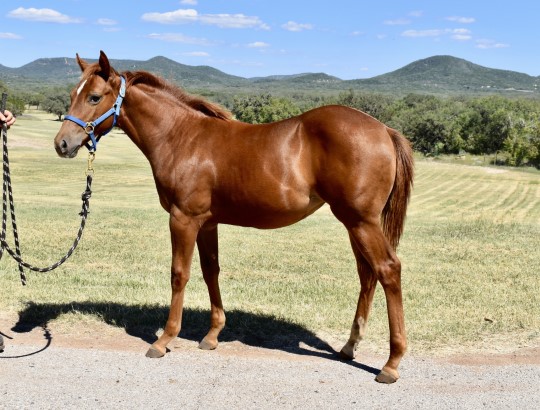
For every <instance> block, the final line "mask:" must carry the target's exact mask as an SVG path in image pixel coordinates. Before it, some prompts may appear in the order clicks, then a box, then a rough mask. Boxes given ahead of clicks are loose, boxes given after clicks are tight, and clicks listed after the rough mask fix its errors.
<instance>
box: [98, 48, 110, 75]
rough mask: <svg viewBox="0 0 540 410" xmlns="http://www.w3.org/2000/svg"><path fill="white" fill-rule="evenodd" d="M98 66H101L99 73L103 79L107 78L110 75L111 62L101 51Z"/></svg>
mask: <svg viewBox="0 0 540 410" xmlns="http://www.w3.org/2000/svg"><path fill="white" fill-rule="evenodd" d="M99 67H100V68H101V72H100V74H101V75H102V76H103V78H105V80H108V79H109V76H110V75H111V64H110V63H109V59H108V58H107V55H106V54H105V53H104V52H103V51H100V52H99Z"/></svg>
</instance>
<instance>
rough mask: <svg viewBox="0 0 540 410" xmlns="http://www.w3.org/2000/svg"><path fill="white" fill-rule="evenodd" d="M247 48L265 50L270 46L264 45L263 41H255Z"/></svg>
mask: <svg viewBox="0 0 540 410" xmlns="http://www.w3.org/2000/svg"><path fill="white" fill-rule="evenodd" d="M247 46H248V47H249V48H266V47H270V44H268V43H265V42H263V41H255V42H254V43H249V44H248V45H247Z"/></svg>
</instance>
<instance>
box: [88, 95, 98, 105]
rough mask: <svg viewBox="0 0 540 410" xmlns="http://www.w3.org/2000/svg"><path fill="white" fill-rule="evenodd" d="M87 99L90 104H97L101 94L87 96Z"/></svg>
mask: <svg viewBox="0 0 540 410" xmlns="http://www.w3.org/2000/svg"><path fill="white" fill-rule="evenodd" d="M88 101H89V102H90V104H94V105H95V104H97V103H99V102H100V101H101V96H100V95H91V96H89V97H88Z"/></svg>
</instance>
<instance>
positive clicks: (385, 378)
mask: <svg viewBox="0 0 540 410" xmlns="http://www.w3.org/2000/svg"><path fill="white" fill-rule="evenodd" d="M398 379H399V376H397V377H396V376H393V375H391V374H390V373H389V372H387V371H386V370H381V372H380V373H379V374H378V375H377V377H375V380H376V381H378V382H379V383H384V384H392V383H395V382H397V380H398Z"/></svg>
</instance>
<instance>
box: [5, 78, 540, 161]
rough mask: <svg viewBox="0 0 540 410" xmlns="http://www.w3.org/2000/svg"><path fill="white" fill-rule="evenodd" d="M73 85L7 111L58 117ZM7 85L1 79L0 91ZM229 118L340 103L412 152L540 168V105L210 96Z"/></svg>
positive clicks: (275, 116)
mask: <svg viewBox="0 0 540 410" xmlns="http://www.w3.org/2000/svg"><path fill="white" fill-rule="evenodd" d="M71 88H72V86H71V85H70V86H69V87H63V88H62V87H61V88H49V89H44V90H43V91H42V92H37V93H35V92H34V93H23V94H18V95H11V94H10V98H9V100H8V109H11V111H13V112H14V113H15V114H16V115H17V114H21V113H22V112H23V111H24V109H25V107H35V108H39V109H41V110H44V111H47V112H49V113H52V114H54V115H57V116H58V119H59V120H61V119H62V116H63V115H64V114H65V113H66V112H67V110H68V108H69V105H70V97H69V92H70V90H71ZM5 90H6V87H5V85H4V84H2V82H1V81H0V91H5ZM210 98H211V99H213V100H214V101H216V102H218V103H221V104H222V105H224V106H226V107H227V108H228V109H229V110H231V112H232V113H233V114H234V116H235V117H236V118H237V119H238V120H240V121H245V122H249V123H254V124H258V123H267V122H273V121H279V120H282V119H286V118H289V117H291V116H294V115H298V114H301V113H302V112H305V111H307V110H309V109H311V108H315V107H319V106H322V105H329V104H339V105H346V106H349V107H353V108H356V109H359V110H361V111H364V112H366V113H367V114H369V115H371V116H373V117H374V118H376V119H378V120H379V121H381V122H383V123H385V124H387V125H389V126H391V127H392V128H395V129H397V130H399V131H400V132H401V133H403V134H404V135H405V136H406V137H407V138H408V139H409V140H410V141H411V142H412V145H413V148H414V150H415V151H417V152H421V153H422V154H424V155H426V156H437V155H443V154H465V153H469V154H474V155H493V154H499V153H500V154H501V155H499V156H498V157H499V159H501V158H504V160H503V161H504V163H505V164H506V165H511V166H522V165H531V166H535V167H537V168H540V101H539V100H534V99H527V98H522V99H511V98H505V97H502V96H497V95H492V96H487V97H486V96H484V97H476V98H471V97H463V96H462V97H437V96H433V95H424V94H409V95H406V96H403V97H392V96H390V95H387V94H377V93H364V92H360V91H355V90H349V91H346V92H341V93H339V94H337V95H318V94H316V93H297V92H291V93H290V94H289V95H287V96H274V95H271V94H269V93H262V94H244V95H230V94H223V93H221V94H215V93H213V94H211V95H210Z"/></svg>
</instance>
